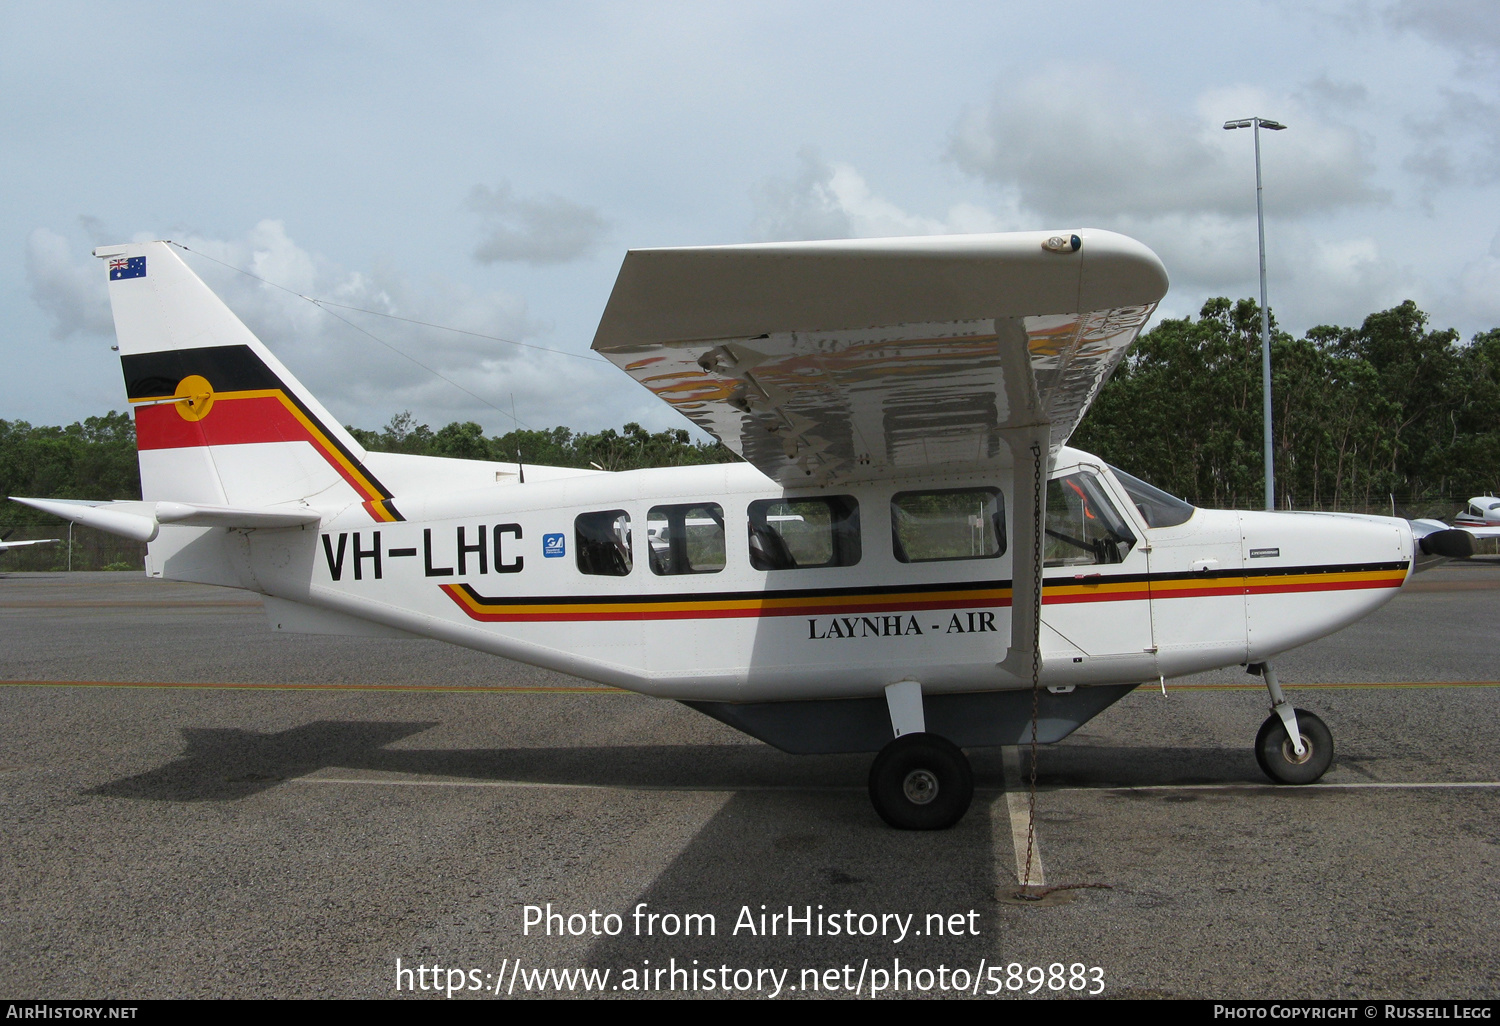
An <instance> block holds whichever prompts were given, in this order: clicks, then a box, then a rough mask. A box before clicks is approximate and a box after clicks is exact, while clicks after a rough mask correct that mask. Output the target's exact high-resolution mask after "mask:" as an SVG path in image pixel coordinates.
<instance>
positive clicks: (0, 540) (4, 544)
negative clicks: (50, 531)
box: [0, 528, 61, 552]
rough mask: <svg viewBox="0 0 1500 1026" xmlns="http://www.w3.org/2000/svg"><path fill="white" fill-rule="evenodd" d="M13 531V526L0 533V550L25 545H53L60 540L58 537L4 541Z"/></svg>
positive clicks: (3, 550) (18, 547)
mask: <svg viewBox="0 0 1500 1026" xmlns="http://www.w3.org/2000/svg"><path fill="white" fill-rule="evenodd" d="M15 533H16V530H15V528H11V529H10V530H9V531H6V532H5V533H4V534H0V552H5V551H7V550H9V549H20V548H24V547H26V546H27V545H54V544H56V543H57V542H58V541H60V540H61V539H58V538H33V539H32V540H30V541H6V539H7V538H9V537H10V536H11V535H13V534H15Z"/></svg>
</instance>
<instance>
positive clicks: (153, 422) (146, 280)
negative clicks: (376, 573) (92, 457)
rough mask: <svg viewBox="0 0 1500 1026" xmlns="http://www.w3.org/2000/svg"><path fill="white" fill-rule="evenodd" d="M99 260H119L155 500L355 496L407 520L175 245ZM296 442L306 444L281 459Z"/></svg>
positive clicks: (125, 358) (351, 445) (115, 276)
mask: <svg viewBox="0 0 1500 1026" xmlns="http://www.w3.org/2000/svg"><path fill="white" fill-rule="evenodd" d="M95 255H96V256H100V257H108V258H109V259H110V305H111V308H112V310H113V311H114V318H115V332H116V335H117V337H118V339H119V348H120V363H121V368H122V370H123V372H124V376H125V389H126V394H127V396H128V398H129V401H130V403H131V405H132V406H134V407H135V413H136V446H137V450H138V451H139V453H140V462H141V485H142V488H143V490H144V495H145V497H146V498H148V499H168V500H180V501H201V502H209V503H219V504H230V505H238V504H245V503H251V502H256V503H259V502H263V501H273V502H275V501H295V500H298V499H309V498H311V497H313V496H314V495H321V494H326V493H327V490H328V489H329V488H335V489H342V488H344V487H347V488H349V489H351V490H352V491H353V495H352V496H350V497H351V498H354V499H357V500H358V501H359V502H360V504H361V505H362V506H363V507H364V509H365V511H366V512H367V513H369V515H370V517H371V519H373V520H374V521H376V522H377V523H382V522H390V521H397V520H402V519H404V518H403V517H402V515H401V514H400V512H399V511H397V509H396V507H395V505H394V504H393V503H392V502H391V497H392V496H391V492H390V490H389V489H388V488H386V486H385V485H384V484H382V483H381V482H380V480H379V479H378V478H376V476H375V475H374V474H373V473H371V472H370V470H369V469H368V468H367V467H366V466H365V452H364V449H363V448H362V447H361V446H360V445H359V443H358V442H356V441H355V440H354V438H353V437H352V436H351V435H350V434H349V433H348V432H347V431H345V430H344V429H343V428H342V427H341V426H340V425H339V424H338V423H337V422H336V421H335V420H334V419H333V418H332V417H331V416H330V415H329V414H328V412H327V410H325V409H324V408H323V407H322V405H321V404H320V403H319V402H318V401H317V400H316V399H315V398H314V397H313V396H312V394H311V393H309V392H308V391H307V390H306V389H305V388H304V387H303V386H302V384H301V383H300V382H298V381H297V380H296V379H295V378H294V377H293V376H292V374H291V373H290V372H289V371H287V369H286V368H285V367H284V366H282V364H281V362H280V361H279V360H277V359H276V357H275V356H273V355H272V354H271V352H270V351H269V350H267V349H266V347H265V346H264V345H263V344H262V343H261V342H260V340H259V339H258V338H256V337H255V335H254V334H252V333H251V332H250V330H249V329H248V328H247V327H245V325H244V323H243V322H241V321H240V320H239V318H238V317H236V316H235V315H234V313H233V311H231V310H230V309H229V308H228V307H227V306H225V305H224V303H223V301H222V300H220V299H219V298H218V296H216V295H214V293H213V292H212V291H211V290H210V289H209V288H208V286H207V285H205V284H204V283H203V281H202V280H201V279H200V278H199V277H198V276H197V275H196V274H194V273H193V271H192V270H191V269H190V268H189V267H188V266H187V265H186V264H185V263H184V262H183V261H182V259H181V258H180V257H179V256H178V255H177V254H176V253H175V252H173V251H172V249H171V248H170V247H169V245H168V244H167V243H165V242H149V243H142V244H135V245H128V246H114V247H106V248H101V249H98V250H95ZM147 257H149V258H150V259H149V263H150V267H151V273H150V275H149V276H147V275H146V274H145V273H144V268H145V267H146V264H147ZM122 260H123V261H124V265H123V266H118V265H120V262H121V261H122ZM137 269H139V270H140V273H138V274H137V273H134V272H135V271H136V270H137ZM288 442H290V443H299V444H298V446H296V447H294V448H293V449H292V450H290V452H288V453H283V452H282V450H281V447H280V445H279V443H288ZM301 443H306V445H310V446H311V447H312V452H311V453H308V454H307V456H306V457H301V456H300V455H299V452H307V450H306V449H305V448H303V447H302V446H301ZM192 452H196V454H197V455H192V454H191V453H192ZM314 453H315V454H316V456H314V455H313V454H314ZM287 456H290V457H291V458H290V459H287V458H286V457H287ZM309 460H310V461H311V462H309ZM320 466H321V467H322V469H319V467H320ZM345 494H347V493H345Z"/></svg>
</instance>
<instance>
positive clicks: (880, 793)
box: [18, 230, 1467, 829]
mask: <svg viewBox="0 0 1500 1026" xmlns="http://www.w3.org/2000/svg"><path fill="white" fill-rule="evenodd" d="M95 252H96V255H97V256H100V257H102V258H104V259H105V261H106V262H107V267H108V273H109V278H110V286H109V289H110V300H111V304H112V308H113V311H114V318H115V328H116V333H117V336H118V342H119V346H118V348H119V352H120V357H121V362H122V365H123V369H124V376H125V386H126V391H127V394H128V397H129V400H130V402H131V404H132V405H133V407H134V409H135V416H136V431H137V440H138V445H139V449H140V468H141V483H142V499H141V501H115V502H67V501H62V500H42V499H20V500H18V501H22V502H26V503H27V504H29V505H32V506H35V507H37V508H39V509H43V510H46V511H48V512H51V513H55V514H57V515H59V516H62V517H65V518H67V519H69V520H73V521H75V522H78V523H82V524H87V525H90V526H93V527H97V528H100V529H103V530H106V531H111V532H114V533H116V534H121V535H124V536H127V537H132V538H137V539H140V540H143V541H146V542H148V555H147V561H146V567H147V573H148V574H149V575H150V576H152V577H160V578H166V579H171V580H177V581H197V582H202V583H206V584H216V585H223V586H227V587H235V588H244V589H248V590H250V591H254V592H257V593H259V594H260V595H262V596H263V597H264V602H265V608H266V614H267V616H268V618H269V620H270V624H271V626H272V628H273V629H275V630H280V631H293V632H308V633H331V634H355V635H373V636H391V637H423V638H437V639H440V640H443V641H448V642H452V643H454V644H458V645H464V646H466V647H468V648H472V649H476V650H479V651H482V652H488V653H492V654H494V655H498V656H504V657H506V658H508V659H514V660H519V661H521V662H526V663H531V664H534V665H537V666H543V667H548V668H550V669H554V670H559V671H562V672H565V673H570V674H575V675H577V676H579V677H583V678H586V679H588V680H592V681H597V682H599V683H602V684H607V685H613V686H615V687H620V688H624V689H628V690H630V691H635V692H639V693H642V694H646V695H652V696H656V697H659V698H663V699H671V700H675V701H679V702H683V703H685V704H687V705H689V706H691V707H692V708H694V709H696V710H698V711H700V712H702V713H704V714H706V715H708V716H712V717H714V718H716V719H718V720H721V721H723V722H724V723H727V724H730V725H731V726H733V727H736V728H738V729H740V730H742V731H745V732H747V733H749V734H751V735H753V736H755V737H757V738H759V739H761V740H763V741H765V742H768V743H770V744H772V745H775V746H776V747H778V748H781V749H783V750H785V751H789V752H799V753H820V752H821V753H827V752H871V753H875V758H874V761H873V764H872V768H871V773H870V795H871V799H872V801H873V803H874V806H875V809H876V810H877V812H878V813H879V814H880V815H881V816H882V817H883V818H884V819H885V820H886V821H887V822H888V823H890V824H892V825H894V826H897V827H903V828H910V829H933V828H941V827H946V826H949V825H951V824H953V823H955V822H957V821H958V820H959V819H960V818H961V817H962V816H963V814H964V812H965V811H966V810H967V808H968V805H969V802H970V798H971V796H972V791H973V778H972V773H971V771H970V768H969V763H968V760H967V758H966V756H965V755H964V753H963V749H965V748H973V747H982V746H990V745H1013V744H1021V743H1027V742H1029V741H1030V740H1031V739H1032V738H1033V736H1035V738H1036V740H1038V741H1040V742H1043V743H1049V742H1055V741H1059V740H1061V739H1062V738H1064V737H1066V736H1067V735H1068V734H1069V733H1071V732H1072V731H1073V730H1075V729H1076V728H1077V727H1078V726H1079V725H1080V724H1082V723H1085V722H1087V721H1088V720H1089V719H1090V718H1092V717H1093V716H1096V715H1098V714H1099V713H1100V712H1101V711H1103V710H1104V709H1106V708H1108V707H1109V706H1110V705H1111V704H1112V703H1113V702H1115V701H1117V700H1118V699H1119V698H1120V697H1122V696H1123V695H1125V694H1126V693H1127V692H1129V691H1130V690H1131V689H1132V688H1134V687H1136V686H1137V685H1139V684H1141V683H1143V682H1151V683H1153V684H1154V683H1156V682H1157V681H1158V680H1159V679H1162V678H1167V677H1173V676H1178V675H1181V674H1188V673H1195V672H1199V671H1203V670H1209V669H1213V668H1216V667H1223V666H1232V665H1237V664H1248V665H1250V666H1251V667H1252V668H1253V669H1256V670H1258V671H1259V672H1261V673H1262V675H1263V679H1264V680H1265V682H1266V685H1267V688H1268V690H1269V693H1270V695H1271V700H1272V703H1273V711H1272V713H1271V715H1270V717H1269V718H1268V719H1267V720H1266V723H1265V725H1264V726H1263V727H1262V729H1261V732H1260V736H1259V737H1258V739H1257V741H1256V754H1257V757H1258V759H1259V761H1260V764H1261V765H1262V767H1263V768H1264V769H1265V771H1266V773H1267V774H1268V775H1269V776H1270V777H1271V779H1273V780H1275V781H1278V782H1283V783H1306V782H1310V781H1313V780H1316V779H1318V778H1319V777H1320V776H1321V775H1322V774H1323V772H1324V771H1325V770H1326V769H1327V767H1328V766H1329V764H1330V761H1331V759H1332V756H1333V745H1332V739H1331V737H1330V734H1329V731H1328V728H1327V727H1326V726H1325V725H1324V724H1323V723H1322V721H1321V720H1320V719H1319V718H1318V717H1316V716H1314V715H1313V714H1312V713H1310V712H1308V711H1306V710H1302V709H1293V708H1292V707H1291V706H1290V705H1289V704H1288V703H1287V702H1286V700H1285V699H1284V697H1283V696H1282V694H1281V689H1280V686H1279V684H1278V681H1277V678H1276V675H1275V671H1274V669H1273V665H1272V660H1273V659H1274V657H1275V656H1276V655H1277V654H1278V653H1280V652H1283V651H1285V650H1287V649H1289V648H1292V647H1294V646H1297V645H1301V644H1303V643H1305V642H1308V641H1311V640H1313V639H1314V638H1318V637H1321V636H1323V635H1326V634H1328V633H1331V632H1333V631H1336V630H1338V629H1339V628H1341V627H1344V626H1346V625H1348V624H1350V623H1352V622H1354V621H1355V620H1357V619H1359V618H1360V617H1362V616H1364V615H1365V614H1367V613H1369V612H1370V611H1372V610H1374V609H1376V608H1378V607H1379V606H1381V605H1382V604H1384V603H1385V602H1387V601H1389V599H1390V598H1391V597H1392V596H1393V595H1394V594H1395V593H1396V591H1397V590H1398V589H1399V588H1400V587H1401V586H1402V584H1403V583H1404V582H1405V581H1406V580H1407V578H1408V576H1409V575H1410V573H1411V572H1412V571H1413V569H1414V568H1415V565H1416V563H1417V562H1418V560H1426V559H1435V558H1441V557H1443V556H1451V555H1463V554H1464V550H1463V541H1462V539H1456V538H1454V534H1455V532H1451V531H1446V530H1440V529H1439V528H1441V527H1442V525H1437V526H1436V527H1435V528H1434V527H1426V528H1419V529H1417V530H1415V531H1414V529H1413V527H1412V525H1410V524H1408V523H1407V522H1406V521H1404V520H1399V519H1395V518H1386V517H1364V516H1353V515H1339V514H1314V513H1261V512H1254V513H1252V512H1239V511H1221V510H1206V509H1197V508H1195V507H1193V506H1191V505H1189V504H1187V503H1185V502H1183V501H1181V500H1180V499H1177V498H1174V497H1173V496H1171V495H1168V494H1166V493H1164V492H1162V491H1160V490H1159V489H1157V488H1154V487H1152V486H1151V485H1149V484H1147V483H1145V482H1143V481H1140V480H1137V479H1136V478H1133V477H1131V476H1130V475H1129V474H1126V473H1124V472H1122V471H1120V470H1118V469H1115V468H1112V467H1109V466H1106V465H1105V464H1104V463H1103V462H1102V461H1100V460H1098V459H1097V458H1095V457H1093V456H1090V455H1089V454H1088V453H1085V452H1081V451H1079V450H1076V449H1072V448H1069V447H1068V446H1067V445H1066V444H1065V443H1066V441H1067V439H1068V436H1069V435H1070V434H1071V433H1072V431H1073V429H1074V428H1075V427H1076V426H1077V424H1078V422H1079V420H1080V418H1082V416H1083V415H1084V413H1085V411H1086V410H1087V409H1088V406H1089V404H1090V403H1091V402H1092V400H1093V399H1094V397H1095V395H1096V394H1097V393H1098V390H1099V388H1100V386H1101V385H1102V384H1103V382H1104V381H1105V379H1106V378H1107V376H1108V375H1109V373H1110V371H1111V370H1112V369H1113V368H1114V367H1115V366H1116V364H1117V363H1118V362H1119V360H1120V359H1121V357H1122V356H1123V355H1124V353H1125V351H1126V349H1127V347H1128V346H1129V345H1130V344H1131V342H1133V341H1134V339H1135V337H1136V336H1137V334H1138V333H1139V332H1140V330H1141V328H1142V326H1143V325H1144V324H1145V323H1146V321H1147V319H1148V318H1149V317H1150V315H1151V313H1152V311H1153V310H1154V309H1155V306H1156V304H1157V303H1158V302H1159V301H1160V299H1161V298H1162V296H1163V295H1164V294H1165V292H1166V288H1167V278H1166V274H1165V272H1164V270H1163V268H1162V266H1161V263H1160V262H1159V261H1158V260H1157V258H1156V256H1155V255H1154V254H1153V253H1151V251H1150V250H1148V249H1146V248H1145V247H1144V246H1142V245H1140V244H1139V243H1137V242H1135V241H1133V240H1131V239H1128V238H1125V237H1123V236H1120V235H1115V234H1112V233H1110V232H1104V231H1091V230H1079V231H1068V232H1060V233H1059V232H1040V233H1016V234H1005V235H971V236H953V237H926V238H915V239H876V240H856V241H837V242H812V243H777V244H769V245H753V246H726V247H712V248H691V249H660V250H641V251H633V252H631V253H629V254H628V255H627V256H626V258H625V262H624V265H623V267H622V268H621V271H620V275H619V278H618V281H617V283H616V285H615V288H614V292H613V293H612V295H611V297H610V300H609V304H608V307H607V308H606V310H605V313H604V316H603V319H602V321H601V323H600V326H599V330H598V333H597V335H596V337H595V340H594V344H593V348H594V350H595V351H597V352H598V353H600V354H602V355H603V356H604V357H606V358H607V359H609V360H610V361H611V362H613V363H614V364H616V365H617V366H618V367H620V368H621V369H622V370H623V371H624V372H625V373H626V374H628V375H629V376H630V377H632V378H634V379H635V380H636V381H637V382H638V383H639V384H640V385H643V386H645V387H646V388H649V389H651V390H652V391H653V392H654V393H656V395H658V396H659V397H660V398H661V399H663V400H664V401H666V402H667V403H669V404H671V405H672V406H673V407H674V408H676V409H677V410H679V411H680V412H682V413H683V414H684V415H686V416H687V417H688V418H689V419H691V420H692V421H693V422H694V423H696V424H698V425H699V426H700V427H702V428H703V429H705V430H706V431H708V432H710V433H711V434H713V435H714V436H715V437H717V438H719V439H720V440H721V441H722V442H724V443H725V444H726V445H727V446H729V447H730V448H731V449H733V450H734V451H735V452H736V453H738V454H739V455H740V456H742V457H743V459H744V462H741V463H734V464H722V465H715V466H697V467H677V468H668V469H656V470H636V471H627V472H621V473H606V472H599V471H592V470H575V469H567V468H551V467H541V466H531V465H526V466H524V467H522V466H520V465H517V464H512V463H491V462H482V461H468V460H456V459H445V458H433V457H420V456H408V455H399V454H392V453H377V452H367V451H366V450H364V449H363V448H362V447H361V446H360V445H359V444H358V443H357V442H356V441H355V440H354V438H352V437H351V436H350V435H349V433H348V432H346V431H345V430H344V429H342V428H341V427H340V426H339V425H338V423H337V422H336V421H335V420H334V419H333V418H332V417H331V416H329V414H328V412H327V411H326V410H325V409H324V408H323V407H322V406H321V405H320V404H319V402H318V401H317V399H315V398H314V397H313V396H312V395H311V394H310V393H309V392H308V391H307V390H306V389H305V388H304V387H303V386H302V385H301V384H300V383H299V382H298V381H297V380H296V379H295V378H294V377H293V376H292V375H291V374H290V373H289V372H288V371H287V370H286V368H285V367H283V366H282V365H281V363H280V362H279V361H278V360H277V359H276V357H275V356H273V355H272V354H271V352H270V351H269V350H268V349H267V348H266V347H265V346H264V345H263V344H262V343H261V341H260V340H259V339H257V338H256V337H255V336H254V335H252V334H251V332H250V331H249V330H248V329H247V328H246V327H245V326H244V325H243V324H242V323H241V322H240V321H239V319H238V318H237V317H236V316H235V315H234V314H233V313H232V312H231V311H230V310H229V309H228V308H227V307H226V306H225V305H224V304H223V303H222V302H221V301H220V300H219V299H218V298H217V297H216V296H215V295H214V294H213V293H212V292H211V291H210V290H209V289H208V288H207V286H205V285H204V284H203V282H202V281H201V280H199V279H198V277H197V276H196V275H194V274H193V272H192V271H191V270H190V269H189V268H188V266H187V265H186V264H185V263H184V262H183V260H182V259H181V257H180V256H179V255H178V253H177V252H176V251H175V249H174V247H173V246H172V244H170V243H167V242H148V243H140V244H132V245H126V246H116V247H107V248H103V249H99V250H96V251H95ZM632 387H633V386H632ZM1466 537H1467V536H1465V538H1466Z"/></svg>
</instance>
